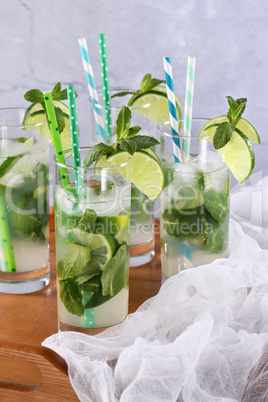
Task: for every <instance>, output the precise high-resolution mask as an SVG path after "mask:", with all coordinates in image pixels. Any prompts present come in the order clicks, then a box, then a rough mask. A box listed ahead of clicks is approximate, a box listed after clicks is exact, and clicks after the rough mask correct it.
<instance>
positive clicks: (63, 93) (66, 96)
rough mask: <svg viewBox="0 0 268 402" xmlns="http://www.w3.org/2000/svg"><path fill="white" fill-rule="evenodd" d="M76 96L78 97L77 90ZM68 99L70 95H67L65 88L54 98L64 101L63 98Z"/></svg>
mask: <svg viewBox="0 0 268 402" xmlns="http://www.w3.org/2000/svg"><path fill="white" fill-rule="evenodd" d="M75 96H76V97H77V96H78V95H77V92H76V91H75ZM66 99H68V95H67V89H63V90H62V91H60V92H59V93H57V94H56V95H55V96H54V98H53V100H57V101H62V100H66Z"/></svg>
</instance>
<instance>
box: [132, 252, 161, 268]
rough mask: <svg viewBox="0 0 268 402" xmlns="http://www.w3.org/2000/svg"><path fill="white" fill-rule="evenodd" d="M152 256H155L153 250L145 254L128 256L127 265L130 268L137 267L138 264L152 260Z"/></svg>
mask: <svg viewBox="0 0 268 402" xmlns="http://www.w3.org/2000/svg"><path fill="white" fill-rule="evenodd" d="M154 256H155V251H154V250H151V251H149V252H148V253H145V254H139V255H135V256H130V258H129V266H130V268H133V267H139V266H140V265H144V264H148V262H150V261H152V259H153V258H154Z"/></svg>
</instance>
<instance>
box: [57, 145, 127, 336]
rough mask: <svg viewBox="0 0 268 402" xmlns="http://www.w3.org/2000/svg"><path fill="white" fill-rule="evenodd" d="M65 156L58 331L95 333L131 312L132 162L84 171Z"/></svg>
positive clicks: (59, 206) (59, 223)
mask: <svg viewBox="0 0 268 402" xmlns="http://www.w3.org/2000/svg"><path fill="white" fill-rule="evenodd" d="M88 151H89V148H81V149H80V153H81V160H82V166H83V161H84V160H85V157H86V155H87V154H88ZM64 154H65V161H66V164H61V163H59V162H57V161H56V160H55V161H54V165H55V175H54V200H55V201H54V205H55V230H56V264H57V290H58V291H57V295H58V327H59V330H60V331H64V330H77V331H81V332H85V333H90V331H92V329H93V328H101V327H107V326H110V325H114V324H116V323H119V322H121V321H123V320H124V319H125V317H126V315H127V313H128V293H129V290H128V289H129V227H130V202H131V187H130V179H131V166H130V164H129V163H128V162H129V160H130V158H129V159H128V160H127V161H126V162H124V163H119V164H114V165H111V166H104V167H102V166H101V164H99V165H98V166H96V165H95V166H94V167H88V168H83V167H75V166H73V163H72V156H69V155H68V151H67V152H64ZM62 175H65V176H68V178H69V182H70V184H69V185H68V186H66V185H64V186H63V184H62ZM78 183H80V184H79V185H78ZM91 333H92V332H91Z"/></svg>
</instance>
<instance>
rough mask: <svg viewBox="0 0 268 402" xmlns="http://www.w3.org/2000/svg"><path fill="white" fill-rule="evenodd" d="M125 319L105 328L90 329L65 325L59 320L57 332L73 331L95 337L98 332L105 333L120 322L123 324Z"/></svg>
mask: <svg viewBox="0 0 268 402" xmlns="http://www.w3.org/2000/svg"><path fill="white" fill-rule="evenodd" d="M125 319H126V317H124V318H123V319H122V320H120V321H117V322H114V323H113V324H110V325H107V327H90V328H81V327H76V326H73V325H69V324H66V323H64V322H62V321H61V320H60V319H58V332H65V331H75V332H80V333H82V334H86V335H97V334H99V333H100V332H102V331H105V330H106V329H107V328H110V327H113V326H114V325H116V324H120V322H123V321H124V320H125Z"/></svg>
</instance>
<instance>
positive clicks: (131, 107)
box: [89, 86, 156, 110]
mask: <svg viewBox="0 0 268 402" xmlns="http://www.w3.org/2000/svg"><path fill="white" fill-rule="evenodd" d="M96 91H97V94H98V95H99V96H100V97H101V98H102V87H100V86H98V87H97V90H96ZM125 91H126V92H127V91H133V92H137V90H136V89H129V88H128V89H126V88H124V87H123V88H117V87H111V88H110V91H109V92H110V93H111V92H125ZM127 95H128V94H127ZM127 95H126V96H127ZM129 95H130V94H129ZM151 96H154V94H151ZM118 98H119V97H118ZM122 98H124V97H122ZM89 102H90V103H91V104H92V105H94V106H95V107H96V108H98V109H108V110H111V109H114V110H121V108H122V106H123V105H124V103H122V105H121V106H116V105H110V106H104V105H102V104H100V103H98V102H93V101H92V99H91V97H89ZM155 102H156V98H154V99H153V101H152V102H149V103H145V104H144V105H139V106H135V105H134V106H128V105H125V106H127V107H128V108H129V109H130V110H135V109H140V108H143V109H146V108H148V107H150V106H151V105H152V104H154V103H155Z"/></svg>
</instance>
